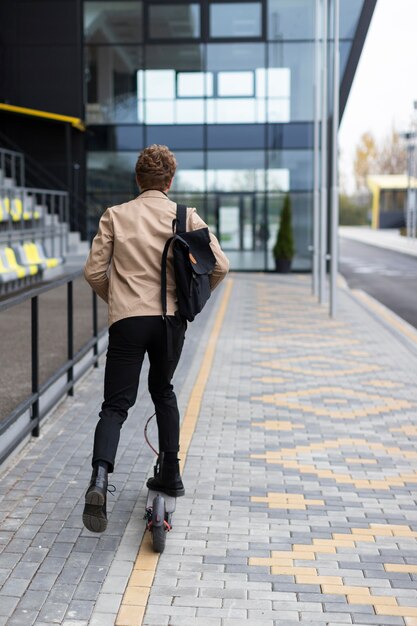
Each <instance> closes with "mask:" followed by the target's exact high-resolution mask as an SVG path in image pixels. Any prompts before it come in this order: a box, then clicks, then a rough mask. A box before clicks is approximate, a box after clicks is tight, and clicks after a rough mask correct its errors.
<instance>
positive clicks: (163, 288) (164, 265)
mask: <svg viewBox="0 0 417 626" xmlns="http://www.w3.org/2000/svg"><path fill="white" fill-rule="evenodd" d="M173 239H174V237H170V238H169V239H167V241H166V242H165V246H164V251H163V252H162V260H161V304H162V317H163V318H164V319H165V318H166V314H167V257H168V250H169V246H170V245H171V243H172V241H173Z"/></svg>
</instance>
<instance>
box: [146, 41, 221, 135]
mask: <svg viewBox="0 0 417 626" xmlns="http://www.w3.org/2000/svg"><path fill="white" fill-rule="evenodd" d="M146 59H147V65H148V68H147V69H146V70H143V71H140V72H138V75H137V91H138V119H139V122H143V123H145V124H158V125H161V124H203V123H204V120H205V107H204V92H206V93H210V89H211V90H212V84H211V79H210V77H208V76H206V75H205V74H204V72H202V70H203V50H202V46H199V45H194V44H186V45H158V46H147V48H146ZM180 94H181V95H180ZM185 94H190V95H189V96H188V97H185ZM191 94H195V97H191ZM198 94H203V95H202V96H200V97H199V95H198ZM179 95H180V97H178V96H179Z"/></svg>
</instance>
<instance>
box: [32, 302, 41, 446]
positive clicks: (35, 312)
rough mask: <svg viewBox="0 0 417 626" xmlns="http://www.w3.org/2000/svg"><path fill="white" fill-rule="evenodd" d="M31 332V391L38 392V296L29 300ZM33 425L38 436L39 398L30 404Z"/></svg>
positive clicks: (34, 433)
mask: <svg viewBox="0 0 417 626" xmlns="http://www.w3.org/2000/svg"><path fill="white" fill-rule="evenodd" d="M31 334H32V393H35V394H38V393H39V308H38V296H34V297H33V298H32V300H31ZM31 419H32V420H33V423H34V427H33V429H32V435H33V436H34V437H39V398H38V397H37V398H36V400H35V401H34V403H33V404H32V415H31Z"/></svg>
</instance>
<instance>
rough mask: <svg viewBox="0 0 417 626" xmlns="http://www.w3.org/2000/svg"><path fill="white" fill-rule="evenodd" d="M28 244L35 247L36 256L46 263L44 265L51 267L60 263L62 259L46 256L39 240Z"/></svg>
mask: <svg viewBox="0 0 417 626" xmlns="http://www.w3.org/2000/svg"><path fill="white" fill-rule="evenodd" d="M30 245H32V246H34V248H36V253H37V255H38V257H39V258H40V260H41V262H42V263H46V267H48V268H51V267H56V266H57V265H59V264H60V263H62V259H58V258H55V257H48V256H46V254H45V252H44V249H43V246H42V244H41V243H40V242H34V243H31V244H30Z"/></svg>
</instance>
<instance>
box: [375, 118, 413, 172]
mask: <svg viewBox="0 0 417 626" xmlns="http://www.w3.org/2000/svg"><path fill="white" fill-rule="evenodd" d="M377 162H378V170H379V171H378V173H379V174H406V172H407V148H406V147H405V145H404V141H403V140H402V139H401V137H400V135H399V134H398V133H397V131H396V130H395V128H393V129H392V131H391V135H390V136H388V137H387V138H386V139H385V140H384V142H383V143H382V147H381V149H380V153H379V155H378V160H377Z"/></svg>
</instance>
